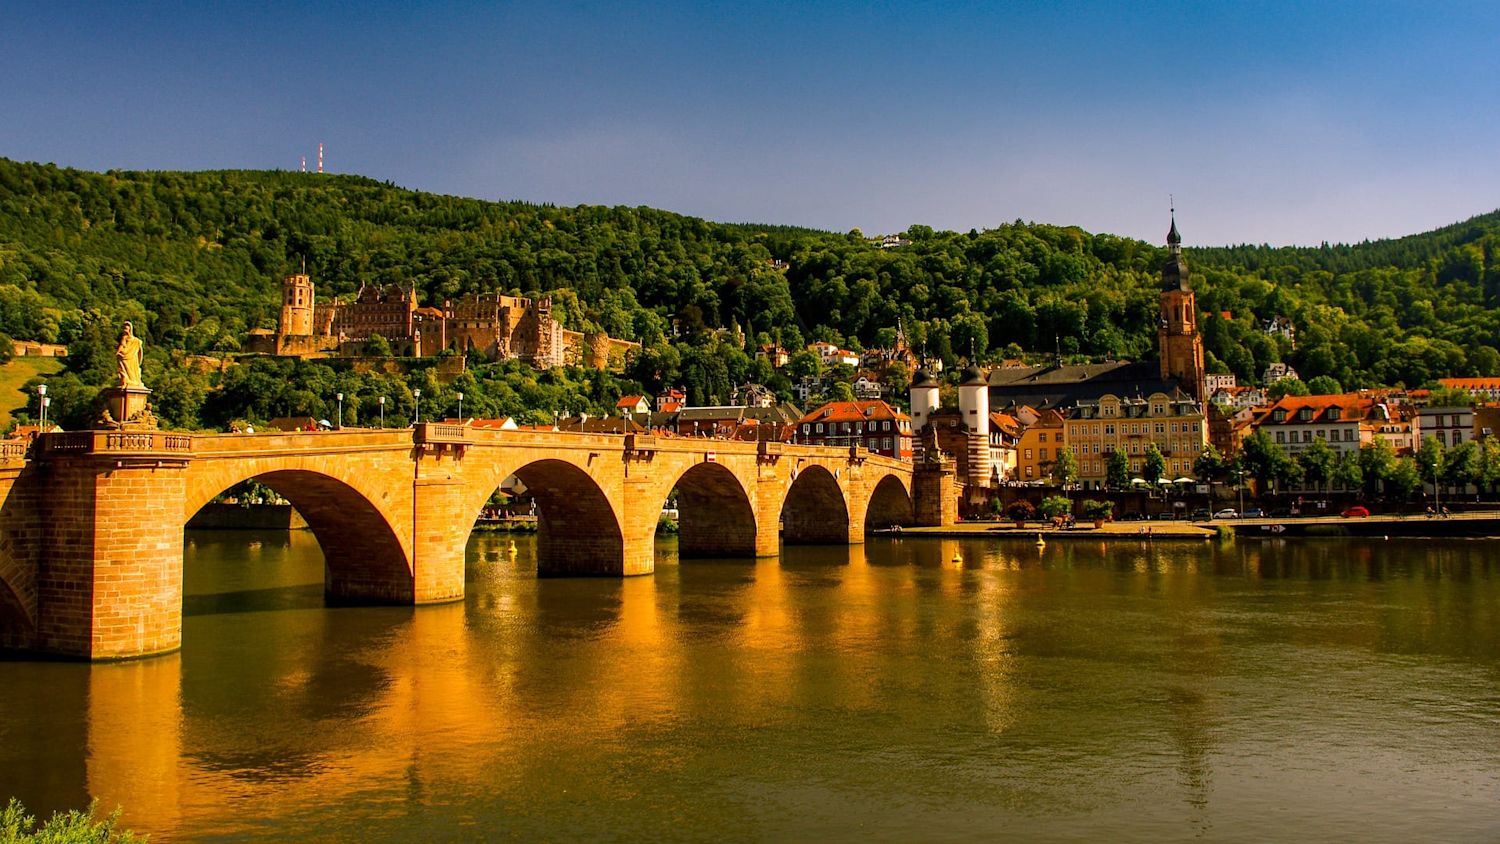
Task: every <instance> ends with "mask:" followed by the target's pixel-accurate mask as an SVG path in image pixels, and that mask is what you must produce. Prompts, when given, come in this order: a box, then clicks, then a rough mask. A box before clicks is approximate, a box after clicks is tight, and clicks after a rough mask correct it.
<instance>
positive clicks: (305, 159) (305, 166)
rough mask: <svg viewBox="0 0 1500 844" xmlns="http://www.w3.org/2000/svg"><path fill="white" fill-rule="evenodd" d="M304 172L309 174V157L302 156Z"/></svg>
mask: <svg viewBox="0 0 1500 844" xmlns="http://www.w3.org/2000/svg"><path fill="white" fill-rule="evenodd" d="M302 172H304V173H306V172H307V156H305V155H304V156H302Z"/></svg>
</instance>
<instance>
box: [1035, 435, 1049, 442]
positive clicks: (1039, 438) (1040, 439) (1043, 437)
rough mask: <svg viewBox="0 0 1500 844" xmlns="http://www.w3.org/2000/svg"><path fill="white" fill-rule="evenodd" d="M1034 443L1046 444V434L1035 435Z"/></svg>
mask: <svg viewBox="0 0 1500 844" xmlns="http://www.w3.org/2000/svg"><path fill="white" fill-rule="evenodd" d="M1036 441H1037V442H1039V443H1044V442H1046V441H1047V435H1046V434H1037V435H1036Z"/></svg>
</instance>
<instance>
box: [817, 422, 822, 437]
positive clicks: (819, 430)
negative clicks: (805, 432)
mask: <svg viewBox="0 0 1500 844" xmlns="http://www.w3.org/2000/svg"><path fill="white" fill-rule="evenodd" d="M818 433H820V434H821V433H823V423H822V422H819V423H818Z"/></svg>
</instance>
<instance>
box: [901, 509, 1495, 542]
mask: <svg viewBox="0 0 1500 844" xmlns="http://www.w3.org/2000/svg"><path fill="white" fill-rule="evenodd" d="M1221 529H1227V530H1229V531H1230V532H1232V533H1233V534H1234V536H1235V537H1236V538H1241V539H1296V538H1309V539H1314V538H1327V539H1336V538H1340V537H1388V538H1394V537H1439V536H1448V537H1468V538H1484V537H1495V538H1500V511H1495V510H1488V511H1480V512H1473V513H1455V514H1453V515H1451V516H1447V517H1436V516H1434V517H1428V516H1425V515H1422V514H1415V515H1379V516H1369V517H1367V518H1362V519H1359V518H1356V519H1345V518H1342V517H1339V516H1336V515H1335V516H1317V517H1296V518H1286V519H1220V520H1213V521H1202V522H1189V521H1126V522H1116V521H1111V522H1105V523H1104V524H1103V525H1101V526H1099V527H1097V528H1096V527H1094V524H1093V522H1086V521H1079V522H1078V523H1077V524H1076V525H1074V526H1073V527H1071V528H1054V527H1053V526H1052V525H1051V524H1050V523H1048V522H1041V521H1029V522H1027V523H1026V524H1025V526H1024V527H1016V525H1015V523H1014V522H994V521H978V522H959V523H957V524H954V525H949V526H943V527H907V528H902V529H901V530H900V531H899V532H897V531H891V530H883V531H878V533H879V534H881V535H886V536H933V537H937V536H940V537H962V538H970V539H974V538H978V537H981V536H989V537H994V538H1000V539H1028V538H1029V539H1033V540H1034V539H1035V538H1036V536H1037V535H1038V534H1041V535H1042V536H1043V537H1045V538H1046V539H1047V540H1048V541H1051V540H1053V539H1093V540H1100V539H1104V540H1116V541H1130V542H1137V541H1141V540H1156V539H1165V540H1200V541H1201V540H1206V539H1211V538H1213V537H1215V536H1218V535H1219V534H1220V530H1221Z"/></svg>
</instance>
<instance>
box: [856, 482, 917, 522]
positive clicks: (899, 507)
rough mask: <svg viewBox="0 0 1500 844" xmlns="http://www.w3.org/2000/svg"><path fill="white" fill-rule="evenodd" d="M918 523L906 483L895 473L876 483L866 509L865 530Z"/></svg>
mask: <svg viewBox="0 0 1500 844" xmlns="http://www.w3.org/2000/svg"><path fill="white" fill-rule="evenodd" d="M912 524H916V507H915V505H914V504H913V502H912V497H911V492H910V491H909V490H907V488H906V484H904V483H902V482H901V478H900V477H899V476H897V475H895V474H894V473H891V474H887V475H886V476H885V477H883V478H881V479H880V481H879V482H878V483H877V484H875V489H873V490H871V492H870V500H869V503H868V504H867V505H866V509H865V530H866V531H870V530H880V529H883V528H889V527H892V526H894V525H912Z"/></svg>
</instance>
